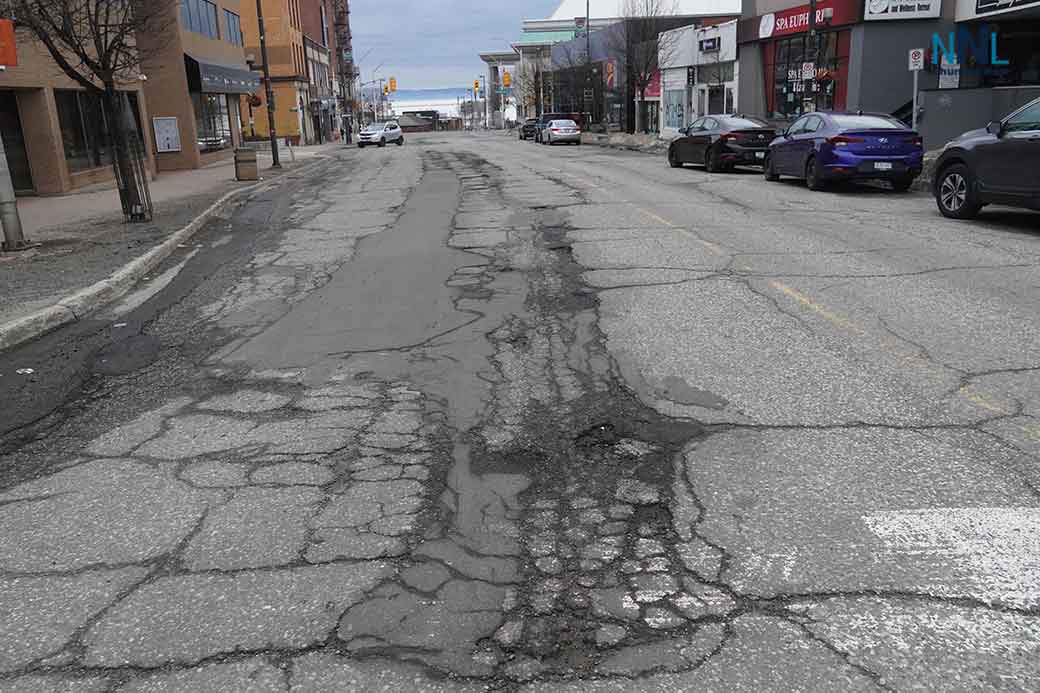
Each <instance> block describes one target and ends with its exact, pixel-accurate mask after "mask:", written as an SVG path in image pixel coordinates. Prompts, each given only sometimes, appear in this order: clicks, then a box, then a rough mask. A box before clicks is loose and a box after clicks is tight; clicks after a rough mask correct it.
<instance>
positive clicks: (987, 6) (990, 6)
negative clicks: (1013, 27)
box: [958, 0, 1040, 19]
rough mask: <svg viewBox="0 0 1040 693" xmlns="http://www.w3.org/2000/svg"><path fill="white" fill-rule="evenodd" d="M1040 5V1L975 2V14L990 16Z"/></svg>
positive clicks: (999, 0) (1003, 0)
mask: <svg viewBox="0 0 1040 693" xmlns="http://www.w3.org/2000/svg"><path fill="white" fill-rule="evenodd" d="M1032 5H1040V0H975V14H976V15H980V14H989V13H991V12H1003V11H1006V10H1015V9H1018V8H1020V7H1028V6H1032ZM958 19H960V17H958Z"/></svg>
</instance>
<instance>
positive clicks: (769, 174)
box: [762, 154, 780, 183]
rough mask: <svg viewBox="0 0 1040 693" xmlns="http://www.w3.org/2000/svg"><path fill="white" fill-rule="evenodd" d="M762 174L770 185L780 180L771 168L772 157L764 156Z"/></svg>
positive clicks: (778, 175)
mask: <svg viewBox="0 0 1040 693" xmlns="http://www.w3.org/2000/svg"><path fill="white" fill-rule="evenodd" d="M762 172H763V174H765V177H766V180H767V181H769V182H770V183H775V182H776V181H778V180H780V174H779V173H777V172H776V169H775V168H773V157H772V156H770V155H768V154H767V155H766V163H765V164H763V166H762Z"/></svg>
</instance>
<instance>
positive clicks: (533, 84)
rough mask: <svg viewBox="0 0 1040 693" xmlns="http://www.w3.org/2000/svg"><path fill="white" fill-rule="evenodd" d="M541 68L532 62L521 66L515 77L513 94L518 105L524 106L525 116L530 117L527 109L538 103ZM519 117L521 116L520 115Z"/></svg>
mask: <svg viewBox="0 0 1040 693" xmlns="http://www.w3.org/2000/svg"><path fill="white" fill-rule="evenodd" d="M540 72H541V70H540V68H539V67H538V66H537V65H533V64H531V63H530V62H527V63H524V65H523V67H519V68H517V70H516V73H515V74H514V75H512V77H513V95H514V97H515V98H516V102H517V105H519V106H521V107H522V108H523V113H524V117H530V116H529V114H528V112H527V109H528V108H529V107H530V106H534V105H535V104H537V103H538V90H539V88H540V87H539V85H540V82H541V77H540ZM518 117H519V116H518Z"/></svg>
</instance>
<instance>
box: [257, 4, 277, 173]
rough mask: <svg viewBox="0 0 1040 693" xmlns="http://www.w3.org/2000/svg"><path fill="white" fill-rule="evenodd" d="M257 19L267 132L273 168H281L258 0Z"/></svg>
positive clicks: (261, 14)
mask: <svg viewBox="0 0 1040 693" xmlns="http://www.w3.org/2000/svg"><path fill="white" fill-rule="evenodd" d="M256 20H257V27H258V28H259V30H260V59H261V60H262V61H263V70H264V84H265V85H266V90H265V94H266V95H267V134H268V135H270V136H271V168H281V167H282V163H281V161H279V159H278V134H277V133H276V132H275V130H274V87H273V86H271V64H270V62H268V60H267V37H266V36H265V35H264V8H263V4H262V0H256Z"/></svg>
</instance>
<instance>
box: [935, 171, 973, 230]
mask: <svg viewBox="0 0 1040 693" xmlns="http://www.w3.org/2000/svg"><path fill="white" fill-rule="evenodd" d="M935 202H936V204H937V205H939V211H940V212H942V215H943V216H944V217H949V218H950V219H972V218H974V217H975V216H976V215H977V214H978V213H979V210H980V209H982V205H981V204H980V203H979V200H978V194H977V193H976V192H975V178H974V177H973V176H972V175H971V170H970V169H969V168H968V167H967V166H965V165H964V164H954V165H953V166H948V167H947V168H944V169H943V170H942V173H941V174H939V177H938V178H937V179H936V182H935Z"/></svg>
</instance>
